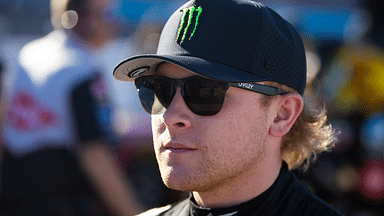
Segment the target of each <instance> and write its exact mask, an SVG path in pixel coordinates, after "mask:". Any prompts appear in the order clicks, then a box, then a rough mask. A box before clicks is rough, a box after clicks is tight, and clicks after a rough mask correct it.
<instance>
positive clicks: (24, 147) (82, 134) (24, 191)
mask: <svg viewBox="0 0 384 216" xmlns="http://www.w3.org/2000/svg"><path fill="white" fill-rule="evenodd" d="M112 2H113V1H109V0H66V1H63V0H51V7H52V11H51V12H52V19H53V24H55V26H56V27H57V29H55V30H54V31H53V32H51V33H50V34H48V35H46V36H44V37H42V38H39V39H37V40H35V41H32V42H30V43H28V44H27V45H26V46H25V47H23V49H22V50H21V52H20V56H19V62H18V67H17V70H15V71H14V72H13V74H12V75H13V79H11V83H7V87H9V88H7V91H6V93H7V95H6V96H7V99H8V100H7V113H6V114H7V116H6V118H5V121H4V129H3V130H4V131H3V136H4V154H3V156H2V157H1V159H2V161H1V162H2V164H1V194H0V195H1V196H0V215H4V216H7V215H81V216H86V215H101V214H104V213H105V212H106V211H104V210H103V208H104V207H105V209H106V210H108V214H111V215H125V216H127V215H135V214H137V213H139V212H141V211H142V210H141V209H142V207H141V204H140V203H139V202H138V201H137V198H136V196H134V194H135V190H134V189H133V187H132V185H131V184H130V183H129V181H127V178H126V176H125V175H124V173H122V172H121V170H120V169H119V168H118V167H117V166H116V164H115V163H114V160H113V155H112V153H111V151H110V149H109V148H108V146H107V145H106V143H104V140H105V138H104V135H105V132H107V130H104V129H108V127H109V126H108V124H107V123H106V121H103V120H104V118H103V116H101V115H100V113H102V112H101V111H102V109H103V108H104V107H108V106H109V102H108V101H109V97H108V93H107V92H106V91H105V88H103V84H104V82H103V78H102V77H103V75H102V72H101V68H102V67H101V65H100V62H99V61H98V60H97V57H96V56H97V55H96V53H97V50H99V49H100V48H101V47H102V46H103V45H105V44H106V43H107V42H109V41H111V40H112V36H113V32H114V31H115V30H114V26H115V24H114V23H113V21H112V20H113V19H111V18H112V17H110V16H111V14H110V13H111V11H110V8H111V6H112V5H111V4H112ZM108 15H109V16H108ZM62 24H63V25H64V26H62ZM63 27H66V28H67V29H64V28H63ZM99 200H101V201H102V204H104V205H103V207H100V205H99V204H100V202H99Z"/></svg>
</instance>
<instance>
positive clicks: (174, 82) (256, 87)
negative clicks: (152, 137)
mask: <svg viewBox="0 0 384 216" xmlns="http://www.w3.org/2000/svg"><path fill="white" fill-rule="evenodd" d="M156 78H158V79H162V80H165V81H167V82H168V83H169V84H170V87H171V89H170V93H171V95H173V96H172V100H173V97H174V95H175V93H176V87H180V89H181V90H180V93H181V95H182V96H183V99H184V96H185V92H184V85H185V83H186V82H187V81H189V80H193V79H206V80H211V81H214V82H216V83H220V84H221V86H222V88H223V90H225V91H227V90H228V89H229V87H230V86H233V87H236V88H240V89H245V90H248V91H252V92H256V93H260V94H264V95H267V96H275V95H284V94H287V92H285V91H283V90H281V89H278V88H275V87H271V86H266V85H261V84H256V83H252V82H225V81H215V80H212V79H208V78H204V77H202V76H197V75H196V76H190V77H187V78H183V79H172V78H169V77H165V76H157V75H147V76H141V77H138V78H136V79H135V86H136V88H137V91H138V92H139V91H140V83H141V82H142V81H148V80H153V79H156ZM140 102H141V103H142V101H141V98H140ZM184 102H185V101H184ZM185 103H186V102H185ZM166 109H167V108H166ZM164 110H165V109H164ZM191 111H192V110H191ZM192 112H193V111H192ZM218 112H220V110H219V111H218ZM218 112H217V113H218ZM194 113H195V112H194ZM217 113H216V114H217ZM150 114H153V113H150ZM156 114H162V113H156ZM195 114H196V113H195ZM197 115H199V114H197ZM213 115H215V114H213ZM203 116H205V115H203Z"/></svg>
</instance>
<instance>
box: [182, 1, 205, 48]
mask: <svg viewBox="0 0 384 216" xmlns="http://www.w3.org/2000/svg"><path fill="white" fill-rule="evenodd" d="M181 11H182V12H183V17H182V18H181V23H180V27H179V31H178V32H177V38H176V41H178V40H179V38H180V36H181V33H183V35H182V36H181V41H180V45H181V44H182V43H183V42H184V40H185V38H186V36H187V32H188V29H189V27H190V26H191V25H192V21H193V18H194V14H195V11H196V12H197V14H196V19H195V23H194V28H193V31H192V33H191V35H190V36H189V40H191V38H192V37H193V35H194V34H195V31H196V28H197V25H198V24H199V17H200V14H201V12H203V9H202V8H201V7H198V8H196V6H193V7H190V8H184V9H183V10H181ZM187 15H188V21H186V18H187ZM186 22H187V24H186V26H185V28H184V25H185V23H186Z"/></svg>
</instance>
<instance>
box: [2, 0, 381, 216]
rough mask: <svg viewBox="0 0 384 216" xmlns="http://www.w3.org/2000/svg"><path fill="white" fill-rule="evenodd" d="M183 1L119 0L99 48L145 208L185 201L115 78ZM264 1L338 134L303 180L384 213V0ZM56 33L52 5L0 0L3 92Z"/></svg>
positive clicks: (115, 125) (131, 97)
mask: <svg viewBox="0 0 384 216" xmlns="http://www.w3.org/2000/svg"><path fill="white" fill-rule="evenodd" d="M184 2H185V1H180V0H174V1H172V0H142V1H139V0H131V1H130V0H119V1H117V2H116V3H115V4H114V6H113V8H112V9H111V10H109V11H108V12H109V14H108V17H106V19H107V18H108V19H113V20H114V21H116V22H117V23H118V28H117V29H118V30H117V35H116V37H115V38H114V40H113V41H112V42H110V43H108V44H107V45H105V46H104V47H103V48H102V49H101V50H100V51H99V55H100V59H102V60H103V65H104V66H105V68H104V69H105V70H104V71H105V73H106V77H107V80H108V83H107V85H108V86H107V87H108V89H109V90H110V91H109V94H110V96H111V98H112V99H113V104H114V109H113V113H112V114H111V115H110V117H109V118H110V121H111V125H112V132H111V134H112V135H111V137H113V138H111V139H110V142H109V144H110V145H111V147H112V148H113V150H114V156H115V159H116V163H117V164H118V166H119V167H120V168H121V169H123V170H124V172H125V173H126V175H127V177H129V178H130V179H132V181H133V183H134V185H135V188H136V190H137V193H138V195H139V196H140V199H141V202H142V203H144V205H145V207H146V208H152V207H155V206H160V205H165V204H168V203H172V202H174V201H177V200H178V199H181V198H182V197H185V196H186V194H182V193H179V192H176V191H171V190H169V189H166V188H165V187H164V186H163V184H162V182H161V179H160V176H159V172H158V168H157V164H156V161H155V157H154V154H153V150H152V138H151V129H150V116H149V115H147V114H146V113H145V112H144V111H143V109H142V108H141V105H140V102H139V101H138V97H137V96H136V90H135V88H134V85H133V84H132V83H124V82H119V81H116V80H114V79H113V77H112V71H113V68H114V66H115V65H116V64H118V63H119V61H121V60H123V59H124V58H126V57H129V56H131V55H134V54H140V53H154V52H156V46H157V40H158V37H159V34H160V31H161V28H162V26H163V25H164V24H165V21H166V20H167V19H168V17H169V16H170V15H171V14H172V13H173V11H175V10H176V9H177V8H178V7H179V6H181V5H182V4H183V3H184ZM261 2H262V3H263V4H265V5H268V6H270V7H271V8H273V9H275V10H276V11H277V12H278V13H280V14H281V15H282V16H283V17H284V18H286V19H287V20H288V21H290V22H291V23H292V24H294V25H295V26H296V28H297V29H298V30H299V32H300V33H301V34H302V36H303V38H304V41H305V46H306V50H307V62H308V87H307V91H306V94H316V95H319V98H318V100H319V103H324V104H325V106H326V107H327V109H328V113H329V123H331V124H332V125H333V127H334V128H335V129H337V130H338V131H339V134H338V138H339V141H338V142H337V144H336V146H335V147H334V148H333V150H332V151H331V152H330V153H328V154H324V155H321V156H320V158H319V160H318V162H317V163H315V164H314V165H313V166H312V167H311V168H310V169H309V170H308V171H307V172H305V173H302V172H299V171H297V172H296V174H297V176H298V177H299V178H300V179H301V180H302V181H303V182H304V183H305V184H306V185H308V187H309V188H310V189H311V190H312V191H313V192H314V193H315V194H317V195H318V196H319V197H321V198H322V199H324V200H325V201H327V202H328V203H331V204H332V205H333V206H334V207H335V208H336V209H338V210H339V211H341V212H342V213H344V214H345V215H350V216H382V215H384V51H383V50H384V27H383V25H384V16H383V14H384V13H383V12H382V11H383V10H384V3H383V2H384V1H380V0H360V1H357V0H348V1H346V0H322V1H315V0H307V1H299V0H284V1H283V0H265V1H261ZM52 30H53V27H52V24H51V19H50V0H12V1H9V0H0V60H1V68H2V77H3V79H2V84H1V86H6V85H7V80H8V79H11V77H12V71H14V70H15V65H16V61H17V58H18V54H19V52H20V49H21V48H22V47H23V46H24V45H25V44H26V43H28V42H30V41H32V40H34V39H37V38H39V37H42V36H44V35H46V34H48V33H49V32H51V31H52ZM122 92H124V93H122Z"/></svg>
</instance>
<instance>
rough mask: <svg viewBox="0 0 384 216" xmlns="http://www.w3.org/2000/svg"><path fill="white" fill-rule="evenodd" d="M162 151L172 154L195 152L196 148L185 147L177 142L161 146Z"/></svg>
mask: <svg viewBox="0 0 384 216" xmlns="http://www.w3.org/2000/svg"><path fill="white" fill-rule="evenodd" d="M163 149H164V150H168V151H171V152H172V153H183V152H190V151H195V150H197V148H194V147H191V146H187V145H184V144H181V143H179V142H168V143H166V144H165V145H164V146H163Z"/></svg>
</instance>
